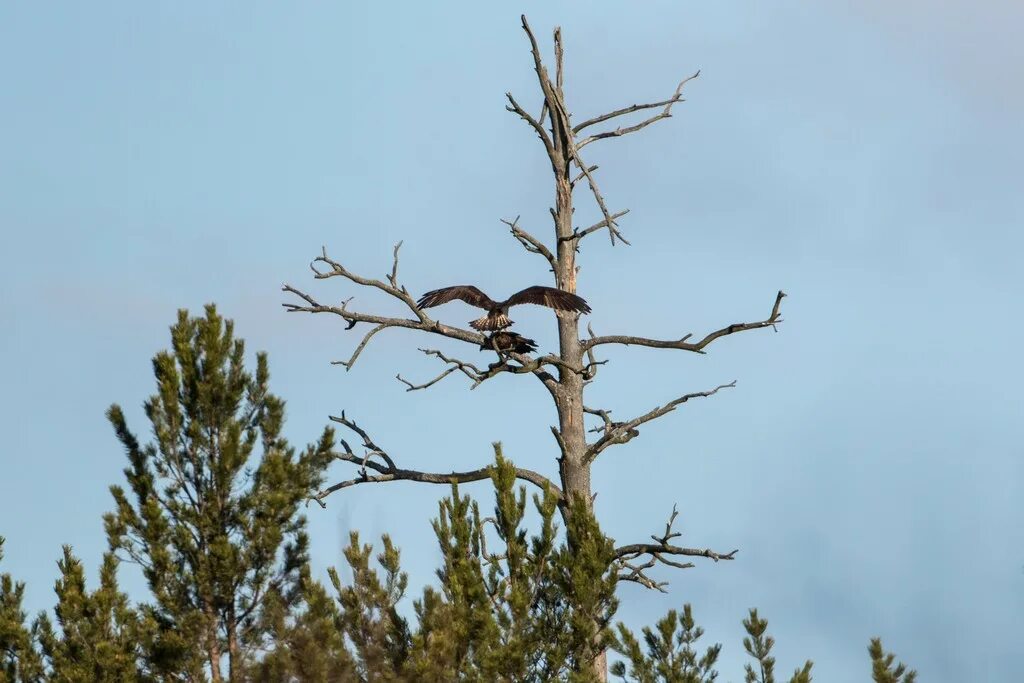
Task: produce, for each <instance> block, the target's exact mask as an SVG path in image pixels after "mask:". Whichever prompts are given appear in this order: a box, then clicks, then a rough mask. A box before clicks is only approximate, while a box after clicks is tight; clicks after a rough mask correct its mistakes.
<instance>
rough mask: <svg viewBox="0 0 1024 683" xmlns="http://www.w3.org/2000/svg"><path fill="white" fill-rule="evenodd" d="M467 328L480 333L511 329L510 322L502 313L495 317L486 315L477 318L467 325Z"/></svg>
mask: <svg viewBox="0 0 1024 683" xmlns="http://www.w3.org/2000/svg"><path fill="white" fill-rule="evenodd" d="M469 326H470V327H472V328H473V329H474V330H479V331H481V332H490V331H493V330H503V329H505V328H506V327H511V326H512V321H511V320H509V318H508V316H507V315H505V314H504V313H499V314H497V315H490V314H488V315H485V316H484V317H482V318H477V319H476V320H474V321H472V322H471V323H469Z"/></svg>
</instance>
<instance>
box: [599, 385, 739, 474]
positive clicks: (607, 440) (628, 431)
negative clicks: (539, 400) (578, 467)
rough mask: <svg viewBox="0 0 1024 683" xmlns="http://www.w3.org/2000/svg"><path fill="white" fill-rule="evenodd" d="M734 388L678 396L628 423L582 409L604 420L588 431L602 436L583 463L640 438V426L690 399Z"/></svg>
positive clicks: (728, 386) (604, 413) (720, 388)
mask: <svg viewBox="0 0 1024 683" xmlns="http://www.w3.org/2000/svg"><path fill="white" fill-rule="evenodd" d="M735 386H736V380H733V381H731V382H729V383H728V384H720V385H718V386H717V387H715V388H714V389H710V390H708V391H695V392H693V393H692V394H685V395H684V396H680V397H679V398H677V399H675V400H674V401H669V402H668V403H666V404H665V405H663V406H659V407H657V408H655V409H654V410H651V411H650V412H647V413H644V414H643V415H641V416H640V417H634V418H633V419H632V420H629V421H628V422H612V420H611V417H610V416H609V414H608V413H609V411H606V410H598V409H593V408H584V410H585V411H586V412H588V413H590V414H592V415H598V416H600V417H601V418H602V419H603V420H604V426H603V427H597V428H595V429H592V430H590V431H592V432H594V431H598V432H600V431H603V432H604V435H603V436H602V437H601V438H600V439H598V440H597V441H595V442H594V443H592V444H591V445H590V446H588V447H587V453H586V456H585V457H584V461H585V462H593V461H594V459H595V458H597V456H598V455H600V454H601V452H602V451H604V449H606V448H608V447H609V446H614V445H617V444H624V443H628V442H630V441H632V440H633V439H635V438H636V437H638V436H640V430H639V429H637V427H639V426H640V425H642V424H644V423H645V422H650V421H651V420H656V419H658V418H659V417H661V416H662V415H667V414H668V413H671V412H672V411H673V410H675V409H676V408H677V407H678V406H681V405H682V404H684V403H686V402H687V401H689V400H690V399H692V398H707V397H708V396H714V395H715V394H717V393H718V392H719V391H720V390H722V389H731V388H732V387H735Z"/></svg>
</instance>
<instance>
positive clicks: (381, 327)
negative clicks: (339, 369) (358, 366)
mask: <svg viewBox="0 0 1024 683" xmlns="http://www.w3.org/2000/svg"><path fill="white" fill-rule="evenodd" d="M387 328H388V325H387V324H385V323H381V324H380V325H377V326H376V327H374V328H373V329H372V330H370V331H369V332H367V333H366V336H364V337H363V341H361V342H359V346H357V347H356V350H355V351H353V352H352V357H351V358H349V359H348V360H335V361H331V365H342V366H344V367H345V371H346V372H348V371H349V370H351V369H352V366H353V365H355V362H356V359H357V358H359V354H361V353H362V352H363V349H365V348H366V344H367V343H368V342H369V341H370V339H371V338H372V337H373V335H375V334H377V333H378V332H380V331H381V330H385V329H387Z"/></svg>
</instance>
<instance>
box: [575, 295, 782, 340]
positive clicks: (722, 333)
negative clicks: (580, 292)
mask: <svg viewBox="0 0 1024 683" xmlns="http://www.w3.org/2000/svg"><path fill="white" fill-rule="evenodd" d="M785 296H786V293H785V292H783V291H782V290H779V293H778V294H777V295H776V297H775V305H774V306H773V307H772V313H771V315H769V316H768V318H767V319H765V320H760V321H758V322H754V323H733V324H732V325H728V326H726V327H723V328H722V329H720V330H715V331H714V332H710V333H708V334H707V336H705V337H704V338H703V339H701V340H700V341H699V342H688V341H687V340H688V339H689V338H690V337H692V336H693V335H692V334H688V335H686V336H685V337H683V338H682V339H676V340H661V339H648V338H646V337H633V336H629V335H621V334H620V335H609V336H604V337H593V338H591V339H586V340H584V341H582V342H580V343H581V345H582V347H583V349H584V350H587V349H591V348H593V347H595V346H600V345H601V344H624V345H625V346H631V345H635V346H648V347H651V348H654V349H681V350H683V351H693V352H695V353H704V347H706V346H707V345H708V344H710V343H711V342H713V341H715V340H716V339H718V338H719V337H726V336H728V335H730V334H735V333H737V332H744V331H746V330H759V329H761V328H763V327H772V328H774V326H775V325H776V324H778V323H781V322H782V318H780V317H779V307H780V306H781V305H782V299H783V298H784V297H785Z"/></svg>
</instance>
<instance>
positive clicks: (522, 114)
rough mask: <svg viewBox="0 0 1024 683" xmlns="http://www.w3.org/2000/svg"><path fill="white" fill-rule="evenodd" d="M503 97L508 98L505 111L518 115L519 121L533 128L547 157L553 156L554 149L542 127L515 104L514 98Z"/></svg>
mask: <svg viewBox="0 0 1024 683" xmlns="http://www.w3.org/2000/svg"><path fill="white" fill-rule="evenodd" d="M505 97H506V98H508V102H509V104H508V106H506V107H505V109H507V110H508V111H510V112H513V113H515V114H519V117H520V118H521V119H523V120H524V121H526V122H527V123H528V124H530V127H531V128H533V130H534V132H536V133H537V136H538V137H540V139H541V142H543V143H544V148H545V149H546V150H547V151H548V156H553V155H554V153H555V147H554V145H553V144H552V142H551V136H549V135H548V132H547V131H546V130H544V126H542V125H541V124H540V122H539V121H537V119H535V118H533V117H532V116H530V115H529V114H528V113H526V110H525V109H523V108H522V107H521V106H519V103H518V102H516V98H514V97H512V93H510V92H507V93H505ZM545 103H546V100H545ZM541 116H542V117H543V116H544V112H541Z"/></svg>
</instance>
